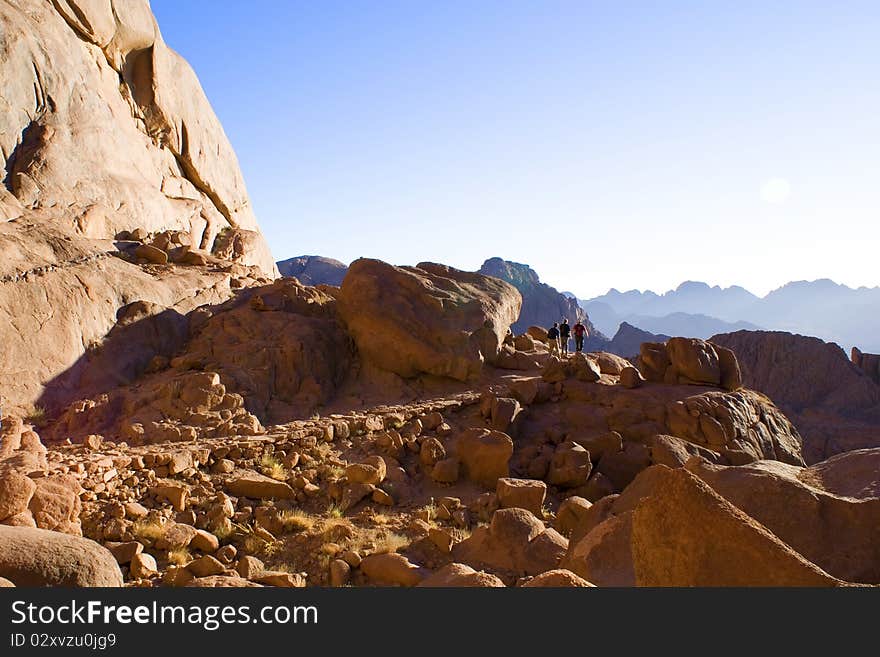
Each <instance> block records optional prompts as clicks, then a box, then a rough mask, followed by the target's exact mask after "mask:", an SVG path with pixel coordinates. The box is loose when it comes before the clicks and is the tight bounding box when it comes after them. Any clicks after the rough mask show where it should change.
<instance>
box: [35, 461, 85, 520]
mask: <svg viewBox="0 0 880 657" xmlns="http://www.w3.org/2000/svg"><path fill="white" fill-rule="evenodd" d="M34 483H35V484H36V490H34V494H33V496H32V497H31V499H30V502H29V503H28V509H29V510H30V512H31V515H33V517H34V521H35V522H36V523H37V527H41V528H43V529H52V530H55V531H60V532H66V533H69V534H81V533H82V531H81V529H80V521H79V514H80V510H81V509H82V504H81V502H80V499H79V494H80V492H82V487H81V486H80V483H79V480H78V479H77V478H76V477H75V476H73V475H66V474H57V475H52V476H51V477H44V478H40V479H36V480H34Z"/></svg>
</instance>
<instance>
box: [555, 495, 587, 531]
mask: <svg viewBox="0 0 880 657" xmlns="http://www.w3.org/2000/svg"><path fill="white" fill-rule="evenodd" d="M592 506H593V503H592V502H590V501H589V500H587V499H585V498H583V497H579V496H577V495H572V496H571V497H567V498H566V499H564V500H563V501H562V503H561V504H560V505H559V508H558V509H557V510H556V519H555V520H554V521H553V527H554V528H555V529H556V530H557V531H559V533H560V534H562V535H563V536H565V537H567V538H569V539H571V535H572V532H574V531H575V530H576V529H577V528H578V527H580V526H581V525H582V524H583V523H584V522H586V518H587V517H588V515H589V512H590V509H591V508H592Z"/></svg>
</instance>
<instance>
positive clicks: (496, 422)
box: [491, 397, 522, 431]
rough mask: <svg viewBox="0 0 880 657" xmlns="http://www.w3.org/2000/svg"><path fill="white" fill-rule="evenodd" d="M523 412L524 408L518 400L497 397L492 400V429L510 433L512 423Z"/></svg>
mask: <svg viewBox="0 0 880 657" xmlns="http://www.w3.org/2000/svg"><path fill="white" fill-rule="evenodd" d="M520 411H522V407H521V406H520V405H519V402H518V401H517V400H516V399H510V398H508V397H495V398H493V399H492V409H491V420H492V428H493V429H495V430H496V431H508V430H509V427H510V425H511V423H512V422H513V421H514V420H515V419H516V417H517V415H519V413H520Z"/></svg>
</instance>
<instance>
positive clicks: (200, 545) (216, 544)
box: [189, 529, 231, 552]
mask: <svg viewBox="0 0 880 657" xmlns="http://www.w3.org/2000/svg"><path fill="white" fill-rule="evenodd" d="M189 546H190V547H191V548H192V549H193V550H200V551H201V552H216V551H217V550H218V549H219V548H220V539H219V538H217V537H216V536H215V535H214V534H212V533H211V532H209V531H205V530H204V529H198V530H196V534H195V536H193V537H192V540H191V541H190V542H189ZM228 547H231V546H228Z"/></svg>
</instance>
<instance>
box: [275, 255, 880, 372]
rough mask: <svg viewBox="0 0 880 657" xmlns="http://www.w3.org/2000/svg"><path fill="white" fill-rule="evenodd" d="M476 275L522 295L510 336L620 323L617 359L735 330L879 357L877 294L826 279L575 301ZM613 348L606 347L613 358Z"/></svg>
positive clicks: (319, 259)
mask: <svg viewBox="0 0 880 657" xmlns="http://www.w3.org/2000/svg"><path fill="white" fill-rule="evenodd" d="M278 269H279V270H280V272H281V274H282V275H284V276H296V277H297V278H299V279H300V281H301V282H302V283H304V284H306V285H320V284H327V285H336V286H338V285H341V284H342V279H343V278H344V277H345V273H346V271H348V268H347V267H346V265H345V264H343V263H342V262H339V261H338V260H334V259H332V258H326V257H323V256H299V257H296V258H290V259H288V260H282V261H280V262H279V263H278ZM479 271H480V273H483V274H487V275H490V276H496V277H498V278H501V279H503V280H506V281H508V282H509V283H511V284H513V285H514V286H515V287H516V288H517V289H518V290H519V291H520V293H521V294H522V295H523V309H522V312H521V314H520V319H519V321H518V322H517V323H516V324H515V325H514V331H515V332H517V333H522V332H524V331H525V330H526V329H527V328H528V327H529V326H531V325H538V326H543V327H545V328H546V327H547V326H550V325H552V323H553V322H555V321H559V320H560V319H561V318H562V317H567V318H568V320H569V321H570V322H572V323H574V322H575V321H576V320H577V319H582V320H584V321H585V323H586V324H587V326H588V328H589V329H590V334H591V336H593V337H594V338H596V339H597V341H599V342H601V341H608V338H607V337H606V336H609V335H613V336H615V337H616V336H617V334H618V332H619V329H620V327H621V325H623V324H626V325H627V326H626V327H624V330H623V332H622V334H621V337H622V338H625V339H623V340H621V341H618V342H620V349H619V351H621V352H624V353H625V355H632V354H629V353H627V349H628V348H629V346H630V345H629V343H630V342H632V340H630V339H629V336H632V335H634V333H633V330H634V329H636V328H638V329H640V330H642V331H644V332H645V333H646V334H649V335H654V336H658V338H659V337H662V336H665V335H681V336H687V337H694V338H704V339H705V338H709V337H711V336H713V335H715V334H718V333H731V332H734V331H740V330H749V331H755V330H772V331H787V332H790V333H798V334H802V335H808V336H815V337H818V338H821V339H822V340H825V341H828V342H836V343H837V344H838V345H840V346H841V347H843V348H844V349H846V350H848V349H849V348H850V347H854V346H855V347H859V348H860V349H862V350H863V351H866V352H873V353H877V352H880V287H873V288H867V287H860V288H857V289H853V288H850V287H847V286H846V285H840V284H838V283H835V282H834V281H831V280H829V279H819V280H815V281H794V282H791V283H787V284H785V285H783V286H782V287H780V288H778V289H776V290H773V291H772V292H770V293H769V294H767V296H765V297H759V296H757V295H754V294H752V293H751V292H749V291H748V290H746V289H745V288H743V287H740V286H737V285H734V286H731V287H726V288H722V287H719V286H717V285H715V286H709V285H707V284H706V283H701V282H699V281H685V282H684V283H682V284H681V285H679V286H678V287H677V288H676V289H674V290H670V291H668V292H665V293H663V294H658V293H656V292H652V291H650V290H648V291H646V292H640V291H638V290H629V291H626V292H621V291H619V290H616V289H611V290H609V291H608V292H607V293H606V294H603V295H601V296H598V297H594V298H592V299H576V298H575V295H574V294H572V293H571V292H559V291H558V290H556V289H555V288H553V287H551V286H549V285H547V284H546V283H542V282H541V280H540V278H539V276H538V274H537V272H535V270H534V269H532V268H531V267H529V266H528V265H524V264H520V263H516V262H510V261H508V260H502V259H501V258H489V259H488V260H486V261H485V262H484V263H483V266H482V267H481V268H480V270H479ZM581 308H582V309H583V311H585V312H582V311H581V310H580V309H581ZM612 342H614V339H612ZM617 345H618V343H617V342H615V343H614V345H608V347H609V348H614V349H615V351H618V349H617V348H616V347H617ZM598 347H599V345H598V344H596V345H595V346H594V348H598Z"/></svg>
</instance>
